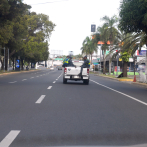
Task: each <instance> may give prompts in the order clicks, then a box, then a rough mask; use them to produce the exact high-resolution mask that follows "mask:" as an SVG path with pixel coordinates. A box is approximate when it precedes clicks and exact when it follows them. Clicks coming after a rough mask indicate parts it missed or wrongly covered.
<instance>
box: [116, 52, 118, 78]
mask: <svg viewBox="0 0 147 147" xmlns="http://www.w3.org/2000/svg"><path fill="white" fill-rule="evenodd" d="M118 59H119V55H117V72H116V76H118Z"/></svg>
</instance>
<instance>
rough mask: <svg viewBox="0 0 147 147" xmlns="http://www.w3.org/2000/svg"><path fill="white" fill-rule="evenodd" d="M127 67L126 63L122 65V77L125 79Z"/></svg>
mask: <svg viewBox="0 0 147 147" xmlns="http://www.w3.org/2000/svg"><path fill="white" fill-rule="evenodd" d="M127 67H128V62H125V61H124V63H123V77H127Z"/></svg>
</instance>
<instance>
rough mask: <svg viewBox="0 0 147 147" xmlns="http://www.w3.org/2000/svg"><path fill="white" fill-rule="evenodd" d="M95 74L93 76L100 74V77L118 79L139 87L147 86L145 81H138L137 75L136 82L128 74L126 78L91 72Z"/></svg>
mask: <svg viewBox="0 0 147 147" xmlns="http://www.w3.org/2000/svg"><path fill="white" fill-rule="evenodd" d="M93 74H95V76H100V77H105V78H108V79H111V80H116V81H120V82H125V83H129V84H133V85H137V86H141V87H145V88H147V84H146V83H140V82H139V76H137V77H136V80H137V82H133V79H134V76H128V78H124V77H123V78H117V77H116V76H113V75H111V76H109V75H103V74H97V73H93Z"/></svg>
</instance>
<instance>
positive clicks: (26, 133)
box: [0, 69, 147, 147]
mask: <svg viewBox="0 0 147 147" xmlns="http://www.w3.org/2000/svg"><path fill="white" fill-rule="evenodd" d="M90 79H91V80H90V84H89V85H83V83H82V81H78V82H75V81H69V82H68V84H63V83H62V71H58V70H57V69H55V70H54V71H49V70H48V69H42V70H38V71H31V72H25V73H18V74H11V75H0V147H8V146H10V147H48V146H68V145H69V146H84V145H85V146H91V145H92V146H129V145H136V144H147V89H145V88H142V87H138V86H135V85H131V84H128V83H122V82H119V81H114V80H110V79H106V78H103V77H98V76H95V75H92V74H91V75H90Z"/></svg>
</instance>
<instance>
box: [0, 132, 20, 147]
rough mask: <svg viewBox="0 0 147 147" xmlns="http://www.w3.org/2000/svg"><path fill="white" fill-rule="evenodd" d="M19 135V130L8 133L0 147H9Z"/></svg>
mask: <svg viewBox="0 0 147 147" xmlns="http://www.w3.org/2000/svg"><path fill="white" fill-rule="evenodd" d="M19 133H20V130H12V131H10V133H9V134H8V135H7V136H6V137H5V138H4V139H3V140H2V141H1V142H0V147H9V146H10V144H11V143H12V142H13V141H14V139H15V138H16V137H17V135H18V134H19Z"/></svg>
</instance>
